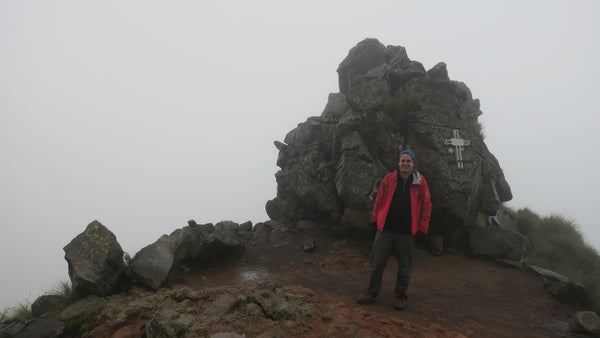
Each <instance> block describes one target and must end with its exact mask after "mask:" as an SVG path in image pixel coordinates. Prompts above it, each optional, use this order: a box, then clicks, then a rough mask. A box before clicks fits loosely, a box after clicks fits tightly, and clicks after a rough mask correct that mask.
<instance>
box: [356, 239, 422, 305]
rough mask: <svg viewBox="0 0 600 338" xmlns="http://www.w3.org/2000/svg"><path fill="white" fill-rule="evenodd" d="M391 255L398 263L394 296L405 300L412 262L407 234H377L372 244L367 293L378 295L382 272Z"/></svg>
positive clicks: (410, 246)
mask: <svg viewBox="0 0 600 338" xmlns="http://www.w3.org/2000/svg"><path fill="white" fill-rule="evenodd" d="M391 255H394V256H396V260H397V261H398V272H397V273H396V287H395V288H394V295H395V296H397V297H404V298H406V291H407V290H408V283H409V282H410V272H411V270H412V261H413V237H412V235H409V234H393V233H390V232H381V231H378V232H377V234H376V235H375V241H374V242H373V251H372V252H371V268H370V269H369V287H368V288H367V291H368V292H369V293H370V294H371V295H372V296H374V297H376V296H377V295H378V294H379V292H380V291H381V280H382V277H383V271H384V270H385V266H386V265H387V261H388V258H389V257H390V256H391Z"/></svg>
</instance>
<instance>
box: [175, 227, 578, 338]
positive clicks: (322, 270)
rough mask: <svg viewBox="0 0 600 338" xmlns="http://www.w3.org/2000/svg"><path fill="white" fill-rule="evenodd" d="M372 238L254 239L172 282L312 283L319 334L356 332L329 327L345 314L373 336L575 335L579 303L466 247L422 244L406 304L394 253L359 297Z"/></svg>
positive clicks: (306, 235) (314, 330)
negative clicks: (401, 302) (364, 301)
mask: <svg viewBox="0 0 600 338" xmlns="http://www.w3.org/2000/svg"><path fill="white" fill-rule="evenodd" d="M311 238H312V239H315V240H316V250H315V251H314V252H311V253H307V252H304V250H303V247H302V242H303V241H304V240H306V239H311ZM370 245H371V238H369V236H368V235H365V236H361V237H360V238H357V236H355V237H353V238H348V239H337V238H335V237H334V236H331V235H330V234H328V233H325V232H320V231H311V232H295V233H294V234H293V235H290V236H288V238H286V239H285V240H283V241H282V242H280V243H271V242H267V243H262V244H256V243H255V244H250V245H248V247H247V249H246V251H245V252H244V254H243V255H242V256H241V257H237V258H229V259H226V260H221V261H218V263H213V264H211V265H210V266H209V267H208V268H206V267H205V268H204V269H201V270H196V269H191V270H190V271H188V272H187V273H186V274H185V276H184V281H183V282H182V283H181V284H179V285H176V286H174V287H175V288H176V287H181V286H183V285H185V286H187V287H191V288H192V289H200V288H203V287H223V286H244V285H252V284H256V283H260V282H263V281H272V282H274V283H276V284H277V285H279V286H281V287H288V286H294V287H301V288H302V289H309V290H310V292H309V293H308V296H309V297H310V298H311V299H312V301H313V302H314V303H315V304H321V305H322V306H321V307H319V309H321V311H324V312H328V313H318V314H314V315H313V318H314V321H313V322H312V323H311V324H310V326H311V328H310V331H309V332H311V335H314V336H319V335H325V334H327V335H331V334H332V333H333V334H334V335H338V336H352V335H353V333H352V332H351V331H345V329H344V327H339V329H337V331H336V329H332V328H331V324H332V323H335V321H336V318H342V317H343V318H345V319H344V320H346V321H352V322H353V323H355V324H356V325H357V326H358V327H360V328H362V329H361V330H362V331H361V332H363V333H364V332H370V334H369V335H372V336H397V335H399V334H400V335H402V336H429V337H434V336H435V337H460V336H465V337H517V336H520V337H565V336H571V335H570V333H569V331H568V326H567V325H568V323H569V321H570V315H571V314H573V313H574V312H575V311H576V310H577V309H575V308H574V307H572V306H568V305H565V304H562V303H560V302H558V301H557V300H555V299H554V298H552V297H551V296H550V295H548V294H547V293H546V291H545V290H544V288H543V281H542V279H541V278H540V277H539V276H536V275H534V274H532V273H528V272H524V271H521V270H519V269H516V268H513V267H506V266H503V265H500V264H498V263H496V262H493V261H491V260H485V259H474V258H470V257H468V256H467V255H465V254H463V253H454V254H443V255H441V256H434V255H432V254H431V253H429V252H428V251H427V250H425V249H424V248H417V249H416V253H415V260H414V269H413V275H412V281H411V284H410V288H409V290H408V294H409V300H408V306H407V308H406V310H405V311H396V310H394V309H393V308H392V300H393V286H394V280H395V272H396V266H395V261H394V258H390V261H389V262H388V266H387V268H386V272H385V274H384V284H383V290H382V292H381V294H380V296H379V298H378V302H377V303H375V304H370V305H359V304H357V303H356V299H357V297H358V296H359V295H360V294H361V293H363V292H364V289H365V287H366V283H367V278H368V268H369V254H370ZM336 316H337V317H336ZM400 327H401V328H400ZM248 336H251V335H250V334H249V335H248Z"/></svg>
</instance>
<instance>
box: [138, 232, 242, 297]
mask: <svg viewBox="0 0 600 338" xmlns="http://www.w3.org/2000/svg"><path fill="white" fill-rule="evenodd" d="M194 223H195V222H194ZM188 224H189V223H188ZM243 229H247V225H245V226H244V228H243ZM239 232H240V226H239V224H237V223H235V222H232V221H223V222H220V223H217V224H216V225H215V226H213V225H212V224H203V225H197V224H195V225H189V226H186V227H183V228H181V229H177V230H175V231H173V232H172V233H171V234H170V235H163V236H161V237H160V238H159V239H158V240H157V241H156V242H154V243H152V244H150V245H148V246H146V247H144V248H142V249H141V250H140V251H139V252H138V253H137V254H136V255H135V257H134V258H133V260H132V262H131V264H130V266H129V268H130V272H131V275H132V277H133V279H134V280H135V281H136V282H138V283H140V284H142V285H145V286H147V287H149V288H151V289H153V290H157V289H158V288H160V287H161V286H162V285H164V283H167V282H174V281H177V280H178V279H179V277H180V275H181V272H182V264H190V263H191V264H199V263H204V262H207V261H210V260H212V259H213V258H217V257H221V256H224V255H225V256H226V255H228V254H234V253H239V252H241V251H242V250H243V248H244V241H243V240H242V238H241V236H240V234H239Z"/></svg>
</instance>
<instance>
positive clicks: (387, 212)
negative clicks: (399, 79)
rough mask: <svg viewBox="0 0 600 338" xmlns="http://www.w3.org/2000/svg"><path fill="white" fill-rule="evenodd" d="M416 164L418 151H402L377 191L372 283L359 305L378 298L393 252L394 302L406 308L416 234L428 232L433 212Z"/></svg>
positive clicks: (427, 190)
mask: <svg viewBox="0 0 600 338" xmlns="http://www.w3.org/2000/svg"><path fill="white" fill-rule="evenodd" d="M414 163H415V153H414V152H413V151H412V150H410V149H406V150H404V151H402V152H401V153H400V162H399V163H398V165H399V167H398V169H397V170H395V171H394V172H392V173H389V174H387V175H386V176H385V177H384V178H383V181H382V182H381V185H380V186H379V190H378V191H377V198H376V200H375V206H374V207H373V216H372V218H371V222H373V223H375V224H376V226H377V234H376V235H375V241H374V242H373V251H372V253H371V268H370V269H369V286H368V288H367V292H366V293H365V294H364V295H363V296H361V297H360V298H358V302H359V303H360V304H371V303H374V302H376V301H377V295H378V294H379V291H381V279H382V276H383V270H384V269H385V266H386V264H387V260H388V258H389V257H390V255H392V254H393V255H394V256H396V259H397V260H398V272H397V275H396V287H395V289H394V296H395V297H394V303H393V305H394V308H395V309H396V310H404V308H405V307H406V301H407V298H408V297H407V294H406V291H407V289H408V283H409V282H410V273H411V270H412V261H413V242H414V239H413V237H414V236H417V234H419V233H422V234H426V233H427V229H428V228H429V217H430V215H431V197H430V195H429V187H428V186H427V181H425V178H424V177H423V175H421V174H420V173H419V172H418V171H417V170H415V169H414ZM419 235H421V234H419Z"/></svg>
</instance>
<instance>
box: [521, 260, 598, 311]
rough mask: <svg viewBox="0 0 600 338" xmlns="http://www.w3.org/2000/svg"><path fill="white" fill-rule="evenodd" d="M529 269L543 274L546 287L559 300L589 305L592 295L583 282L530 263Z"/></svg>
mask: <svg viewBox="0 0 600 338" xmlns="http://www.w3.org/2000/svg"><path fill="white" fill-rule="evenodd" d="M527 270H528V271H531V272H533V273H535V274H537V275H539V276H541V277H542V278H543V280H544V289H546V291H547V292H548V293H549V294H550V295H551V296H553V297H555V298H556V299H558V300H559V301H561V302H563V303H566V304H571V305H575V306H588V305H589V301H590V297H589V295H588V293H587V290H586V289H585V286H583V285H582V284H580V283H576V282H573V281H571V280H570V279H569V278H567V277H566V276H564V275H562V274H560V273H557V272H555V271H552V270H548V269H544V268H541V267H539V266H535V265H529V266H527Z"/></svg>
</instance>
